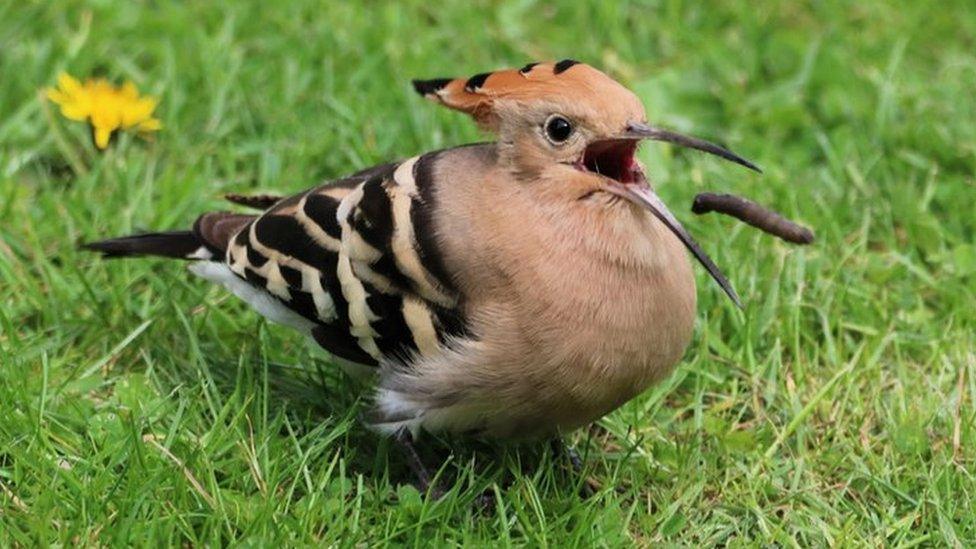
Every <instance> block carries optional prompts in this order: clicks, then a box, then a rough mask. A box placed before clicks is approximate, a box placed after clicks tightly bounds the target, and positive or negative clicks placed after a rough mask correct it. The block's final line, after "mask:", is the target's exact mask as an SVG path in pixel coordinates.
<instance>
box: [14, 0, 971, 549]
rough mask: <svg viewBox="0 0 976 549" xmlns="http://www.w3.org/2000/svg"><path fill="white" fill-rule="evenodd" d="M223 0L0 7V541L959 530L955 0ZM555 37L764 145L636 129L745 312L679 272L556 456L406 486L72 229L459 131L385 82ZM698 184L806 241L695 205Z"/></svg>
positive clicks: (962, 463)
mask: <svg viewBox="0 0 976 549" xmlns="http://www.w3.org/2000/svg"><path fill="white" fill-rule="evenodd" d="M224 4H225V3H221V2H204V1H193V2H176V1H173V0H161V1H158V2H122V1H113V0H97V1H96V0H93V1H91V2H80V1H77V2H74V1H72V2H67V1H57V2H13V3H7V4H4V5H3V6H2V7H0V52H2V54H0V74H2V75H3V78H2V82H0V219H2V220H3V221H0V304H2V306H0V364H2V366H0V403H2V404H0V545H5V546H6V545H11V544H13V545H20V546H32V545H49V544H59V545H66V544H86V545H87V544H93V545H116V544H119V545H121V544H130V543H134V544H140V545H157V544H167V545H177V544H181V545H182V544H193V545H198V544H224V543H228V544H229V543H253V544H261V545H267V544H270V543H283V544H287V545H312V544H314V545H319V544H335V545H343V546H346V545H354V544H357V543H360V542H362V543H368V544H371V545H372V544H384V543H394V544H398V545H427V544H436V545H461V544H472V545H488V544H492V545H504V546H508V545H539V546H565V545H605V546H617V545H627V544H637V545H645V544H661V543H676V544H681V545H697V544H717V543H722V544H728V545H737V546H738V545H754V544H764V545H765V544H776V545H781V546H808V545H872V546H879V545H886V546H895V547H911V546H916V545H921V546H955V547H961V546H966V545H972V544H976V478H974V477H976V407H974V404H973V403H974V399H976V341H974V340H976V292H974V288H976V247H974V244H973V242H974V240H976V222H974V213H976V181H974V173H976V124H974V120H976V101H974V99H973V90H974V89H976V53H974V52H976V16H974V14H973V11H972V9H971V5H970V4H969V2H966V1H965V0H958V1H953V2H939V3H936V2H928V1H920V2H911V3H905V2H901V3H894V2H892V3H890V4H887V3H883V2H866V3H859V4H857V5H852V4H850V3H847V2H838V1H830V0H828V1H826V2H816V3H812V2H792V3H780V2H772V1H762V2H758V3H756V2H747V1H745V0H736V1H732V2H725V3H722V4H721V5H711V6H709V7H708V8H705V7H702V6H699V5H697V4H696V3H692V2H682V1H680V0H678V1H663V0H662V1H647V2H640V3H626V2H620V3H617V2H587V3H582V2H564V3H559V4H558V5H548V4H543V3H541V2H534V1H531V0H524V1H518V2H511V3H500V2H473V3H460V2H459V3H447V4H446V5H444V6H439V5H438V3H430V2H420V1H409V2H404V3H399V4H396V5H394V4H387V3H381V2H368V3H366V4H365V5H360V3H349V4H340V3H328V4H324V3H321V2H314V1H311V0H307V1H306V0H299V1H294V2H287V3H280V5H279V3H277V2H274V3H271V2H257V1H254V2H239V3H233V4H227V5H224ZM570 56H571V57H574V58H578V59H581V60H585V61H588V62H590V63H592V64H594V65H596V66H599V67H602V68H604V69H605V70H607V71H608V72H610V73H611V74H613V75H615V76H616V77H618V78H619V79H621V80H622V81H623V82H625V83H626V84H627V85H628V86H630V87H631V88H633V89H634V90H636V91H637V92H638V93H639V95H640V96H641V97H642V98H643V100H644V101H645V104H646V105H647V108H648V111H649V113H650V115H651V117H652V119H653V120H654V121H656V122H659V123H661V124H664V125H667V126H671V127H674V128H677V129H680V130H684V131H688V132H690V133H694V134H697V135H701V136H703V137H706V138H712V139H716V140H721V141H724V142H726V143H728V144H730V145H731V146H733V147H734V149H735V150H737V151H738V152H741V153H743V154H744V155H746V156H747V157H749V158H751V159H753V160H756V161H758V162H759V163H760V164H761V165H762V166H763V167H764V168H765V170H766V173H765V175H764V176H762V177H755V176H752V175H750V174H748V173H746V172H745V171H744V170H740V169H736V168H735V167H732V166H730V165H727V164H722V163H719V162H717V161H714V160H712V159H709V158H706V157H703V156H702V155H698V154H686V153H685V152H683V151H678V150H676V149H673V148H670V147H668V146H664V145H654V146H646V147H645V148H644V150H643V151H642V153H641V156H642V158H643V160H644V162H645V163H646V164H647V165H648V166H649V169H650V171H651V173H652V174H653V176H654V177H655V178H656V180H657V182H658V183H659V184H660V185H661V193H662V194H663V196H664V198H665V199H666V200H667V201H668V202H669V203H670V204H671V205H672V206H673V208H674V209H675V210H677V211H678V213H679V217H681V218H683V219H684V220H685V221H686V222H687V225H688V226H689V227H690V228H691V230H692V232H694V233H695V234H696V236H697V238H698V240H699V241H700V242H702V243H703V245H704V247H705V248H706V249H707V250H708V251H709V252H710V253H711V254H712V255H713V257H714V259H715V260H716V262H717V263H718V264H719V265H721V266H724V268H725V270H726V272H727V273H728V274H729V275H730V278H731V279H732V282H733V284H734V285H735V286H736V288H737V289H738V290H739V292H740V294H742V296H743V299H744V301H745V303H746V308H745V310H744V311H742V312H739V311H737V310H735V309H734V308H733V307H732V306H731V305H730V303H729V302H728V300H727V299H725V298H724V297H723V296H722V295H721V294H720V292H719V291H718V290H717V289H716V288H715V287H714V284H712V283H710V282H709V281H708V279H707V278H706V277H705V276H704V275H703V274H702V273H699V288H700V289H699V296H700V311H699V323H698V326H697V329H696V335H695V339H694V342H693V344H692V346H691V348H690V349H689V351H688V353H687V356H686V358H685V360H684V361H683V362H682V363H681V365H680V366H679V367H678V369H677V371H676V372H675V374H674V375H673V376H671V377H670V378H669V379H667V380H666V381H665V382H664V383H662V384H661V385H660V386H658V387H656V388H654V389H652V390H651V391H649V392H648V393H647V394H645V395H643V396H641V397H640V398H637V399H635V400H634V401H633V402H631V403H629V404H627V405H626V406H624V407H623V408H622V409H620V410H618V411H617V412H615V413H613V414H611V415H610V416H608V417H606V418H604V419H603V420H601V421H600V422H599V423H598V424H597V425H595V426H594V427H593V428H592V429H590V430H588V431H585V432H579V433H576V434H574V435H573V436H572V437H571V439H572V441H573V442H575V443H576V445H577V446H578V448H579V449H580V451H581V452H582V453H583V454H584V457H585V462H586V470H585V473H584V474H583V475H581V476H577V475H574V474H573V473H571V472H569V471H568V470H567V468H566V466H565V465H564V464H563V463H561V462H560V461H558V460H553V459H552V457H551V456H550V455H549V454H548V453H547V452H545V451H544V449H542V448H539V447H535V446H527V447H521V448H507V447H494V446H485V445H476V444H473V443H467V442H458V441H447V442H438V441H436V440H433V439H431V438H428V439H427V440H431V441H432V444H430V445H429V446H428V447H427V449H428V451H429V452H430V453H431V454H434V455H440V456H446V455H450V460H449V461H448V463H447V465H446V466H445V467H444V468H443V469H442V471H441V476H442V478H443V479H444V482H445V484H446V485H447V486H448V487H449V488H450V491H449V493H448V495H447V496H446V497H445V498H443V499H442V500H440V501H426V500H425V499H424V498H423V497H422V496H421V494H418V493H417V491H416V490H415V489H413V488H412V487H410V486H409V485H407V484H406V481H407V480H408V479H409V478H410V476H409V475H408V473H407V471H406V468H405V465H404V462H403V460H402V459H401V458H400V456H399V455H398V454H397V453H396V452H394V451H392V449H391V448H390V447H389V444H388V443H387V442H384V441H379V440H377V439H376V438H375V437H373V436H372V435H371V434H369V433H368V432H365V430H364V429H363V428H362V427H361V426H360V425H359V423H358V422H357V414H358V413H359V412H360V411H362V410H363V409H364V406H365V404H366V401H367V399H368V391H366V390H365V389H364V387H363V386H362V385H360V384H358V383H357V382H355V381H353V380H350V379H347V378H345V377H343V376H342V375H340V374H339V373H338V372H336V371H335V369H334V368H333V367H332V366H331V365H330V364H328V362H327V361H326V360H325V359H323V358H322V355H320V354H318V353H317V352H316V351H314V350H313V349H312V348H311V347H310V346H309V344H308V343H306V342H305V341H304V340H302V339H301V338H300V337H298V336H296V335H294V334H292V333H290V332H288V331H286V330H285V329H282V328H278V327H271V326H268V325H266V324H265V323H264V322H263V321H261V320H259V319H258V318H257V316H256V315H254V314H252V313H250V312H247V311H246V310H245V308H244V307H243V306H241V305H240V304H239V303H237V302H235V301H234V300H233V299H230V298H228V296H227V295H226V294H225V293H224V292H221V291H218V290H217V289H214V288H209V287H207V286H206V285H204V284H202V283H201V282H199V281H197V280H192V279H190V278H189V277H187V276H185V273H184V271H183V268H182V266H180V265H175V264H168V263H165V262H154V261H125V262H113V263H107V262H103V261H100V260H98V259H97V258H95V257H92V256H90V255H86V254H83V253H80V252H79V251H77V250H76V248H75V244H76V243H77V242H79V241H81V240H86V239H94V238H97V237H101V236H106V235H117V234H124V233H128V232H130V231H133V230H138V229H144V228H177V227H184V226H187V225H188V224H189V223H190V222H191V221H192V220H193V219H194V218H195V216H196V215H197V214H198V213H199V212H202V211H204V210H207V209H210V208H224V207H226V206H225V204H223V203H221V201H220V199H219V196H220V195H221V193H224V192H247V191H275V192H290V191H298V190H300V189H303V188H305V187H307V186H309V185H311V184H314V183H316V182H318V181H320V180H322V179H324V178H331V177H336V176H340V175H342V174H345V173H348V172H351V171H353V170H355V169H359V168H362V167H365V166H368V165H371V164H374V163H378V162H381V161H385V160H388V159H391V158H397V157H403V156H407V155H412V154H415V153H417V152H421V151H425V150H429V149H434V148H438V147H446V146H451V145H456V144H461V143H465V142H470V141H473V140H477V139H481V138H482V137H481V136H479V134H478V132H477V130H476V129H475V128H474V127H473V126H472V125H471V124H470V123H469V122H468V121H466V120H464V119H462V118H461V117H460V116H459V115H456V114H454V113H449V112H447V111H444V110H441V109H437V108H435V107H433V106H432V105H429V104H427V103H425V102H423V101H421V100H420V99H419V98H417V97H415V96H414V94H413V92H412V90H411V89H410V87H409V84H408V81H409V79H410V78H412V77H436V76H443V75H455V74H457V75H467V74H473V73H476V72H481V71H483V70H488V69H492V68H496V67H504V66H520V65H522V64H524V63H526V62H528V61H532V60H537V59H552V58H563V57H570ZM62 69H67V70H69V71H70V72H71V73H72V74H75V75H81V76H84V75H88V74H92V73H103V74H106V75H107V76H109V77H111V78H113V79H118V80H121V79H123V78H131V79H132V80H134V81H135V82H136V83H137V84H138V85H139V87H140V89H142V90H145V91H148V92H150V93H155V94H158V95H159V96H160V97H161V100H162V102H161V105H160V107H159V114H160V116H161V117H162V119H163V123H164V125H165V127H164V129H163V131H162V132H160V133H159V134H158V136H157V138H156V139H155V140H154V141H153V142H148V143H147V142H144V141H142V140H139V139H130V138H128V137H123V138H122V139H121V140H119V141H118V142H116V143H114V144H113V146H112V147H111V148H110V149H109V150H108V151H107V152H105V153H104V154H99V153H96V152H95V151H94V149H93V147H92V145H91V143H90V139H89V138H88V137H87V135H86V131H85V129H84V128H83V127H82V126H80V125H79V124H76V123H71V122H67V121H65V120H63V119H60V117H59V116H57V115H56V111H49V109H50V108H51V107H50V106H49V105H46V104H45V102H44V101H42V100H40V99H39V96H38V90H39V89H40V88H42V87H43V86H47V85H51V84H53V82H54V78H55V75H56V74H57V72H58V71H59V70H62ZM703 190H727V191H730V192H735V193H739V194H743V195H746V196H749V197H751V198H753V199H755V200H758V201H760V202H762V203H764V204H767V205H770V206H772V207H774V208H776V209H778V210H780V211H783V212H784V213H786V214H787V215H788V216H791V217H794V218H797V219H800V220H802V221H803V222H804V223H806V224H809V225H810V226H812V227H814V228H815V229H816V230H817V233H818V237H819V240H818V243H817V244H816V245H815V246H813V247H810V248H807V249H797V248H794V247H789V246H787V245H784V244H781V243H779V242H776V241H774V240H772V239H771V238H769V237H767V236H763V235H760V234H758V233H757V232H756V231H755V230H752V229H749V228H748V227H743V226H739V225H736V224H735V223H733V222H731V221H730V220H728V219H722V218H717V217H714V216H710V217H704V218H694V217H693V216H692V215H691V214H690V213H688V211H687V208H688V207H689V206H690V204H691V197H692V196H693V195H694V194H696V193H697V192H701V191H703ZM584 482H588V483H589V484H591V485H592V486H593V487H595V491H596V493H595V495H593V496H591V497H588V498H581V497H579V496H578V495H577V494H578V492H579V489H580V487H581V484H582V483H584ZM486 489H487V490H491V491H492V492H493V493H494V494H495V495H496V497H497V501H498V504H497V506H496V507H495V509H494V510H491V511H488V512H479V511H478V510H477V509H476V508H475V507H474V506H473V505H472V504H471V502H472V501H473V500H474V498H475V497H476V496H477V495H478V494H480V493H481V492H482V491H484V490H486Z"/></svg>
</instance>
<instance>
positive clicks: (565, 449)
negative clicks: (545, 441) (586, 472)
mask: <svg viewBox="0 0 976 549" xmlns="http://www.w3.org/2000/svg"><path fill="white" fill-rule="evenodd" d="M549 445H550V448H551V449H552V453H553V456H554V457H556V458H563V457H565V458H566V459H567V460H568V461H569V465H570V467H572V469H573V472H574V473H576V474H579V473H582V472H583V459H582V458H581V457H580V455H579V452H577V451H576V448H574V447H573V446H571V445H569V444H566V441H565V440H563V439H562V437H555V438H553V439H552V441H551V442H550V443H549Z"/></svg>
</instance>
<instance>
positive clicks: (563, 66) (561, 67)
mask: <svg viewBox="0 0 976 549" xmlns="http://www.w3.org/2000/svg"><path fill="white" fill-rule="evenodd" d="M573 65H579V61H577V60H575V59H563V60H562V61H560V62H558V63H556V66H555V67H554V68H553V70H552V72H553V73H554V74H560V73H563V72H566V70H568V69H569V68H570V67H572V66H573Z"/></svg>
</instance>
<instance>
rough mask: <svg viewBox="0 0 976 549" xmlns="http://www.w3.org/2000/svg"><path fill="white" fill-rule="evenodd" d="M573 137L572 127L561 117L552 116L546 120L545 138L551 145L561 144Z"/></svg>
mask: <svg viewBox="0 0 976 549" xmlns="http://www.w3.org/2000/svg"><path fill="white" fill-rule="evenodd" d="M571 135H573V125H572V124H571V123H570V122H569V120H566V119H565V118H563V117H562V116H552V117H550V118H549V120H546V137H547V138H549V141H552V142H553V143H563V142H565V141H566V140H567V139H569V136H571Z"/></svg>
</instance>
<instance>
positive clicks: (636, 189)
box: [607, 178, 742, 309]
mask: <svg viewBox="0 0 976 549" xmlns="http://www.w3.org/2000/svg"><path fill="white" fill-rule="evenodd" d="M638 179H639V180H638V181H634V182H632V183H620V182H617V181H615V182H613V183H611V184H610V185H609V186H608V187H607V190H608V191H609V192H611V193H613V194H616V195H618V196H621V197H623V198H626V199H627V200H629V201H631V202H633V203H634V204H637V205H638V206H641V207H644V208H647V209H648V210H650V211H651V213H652V214H654V216H655V217H657V218H658V219H660V220H661V223H664V225H665V226H666V227H667V228H668V229H669V230H670V231H671V232H672V233H674V235H675V236H677V237H678V239H679V240H681V243H682V244H684V245H685V247H686V248H688V251H690V252H691V253H692V255H694V256H695V259H697V260H698V262H699V263H701V264H702V266H703V267H705V270H706V271H708V274H710V275H711V276H712V278H713V279H715V282H718V285H719V286H721V287H722V290H724V291H725V294H726V295H728V296H729V297H730V298H731V299H732V302H733V303H735V305H736V306H737V307H739V308H740V309H741V308H742V302H740V301H739V296H738V295H737V294H736V293H735V290H734V289H732V285H731V284H730V283H729V280H728V279H727V278H725V275H724V274H722V271H721V270H719V268H718V267H717V266H716V265H715V263H714V262H712V259H711V258H710V257H708V254H706V253H705V251H704V250H702V249H701V247H700V246H699V245H698V243H697V242H695V239H694V238H692V237H691V235H690V234H688V231H686V230H685V228H684V227H683V226H681V223H680V222H679V221H678V220H677V219H675V217H674V215H673V214H672V213H671V211H670V210H668V207H667V206H665V205H664V202H663V201H662V200H661V198H660V197H658V195H657V193H655V192H654V190H653V189H651V186H650V184H649V183H648V182H647V180H646V179H644V178H638Z"/></svg>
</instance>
